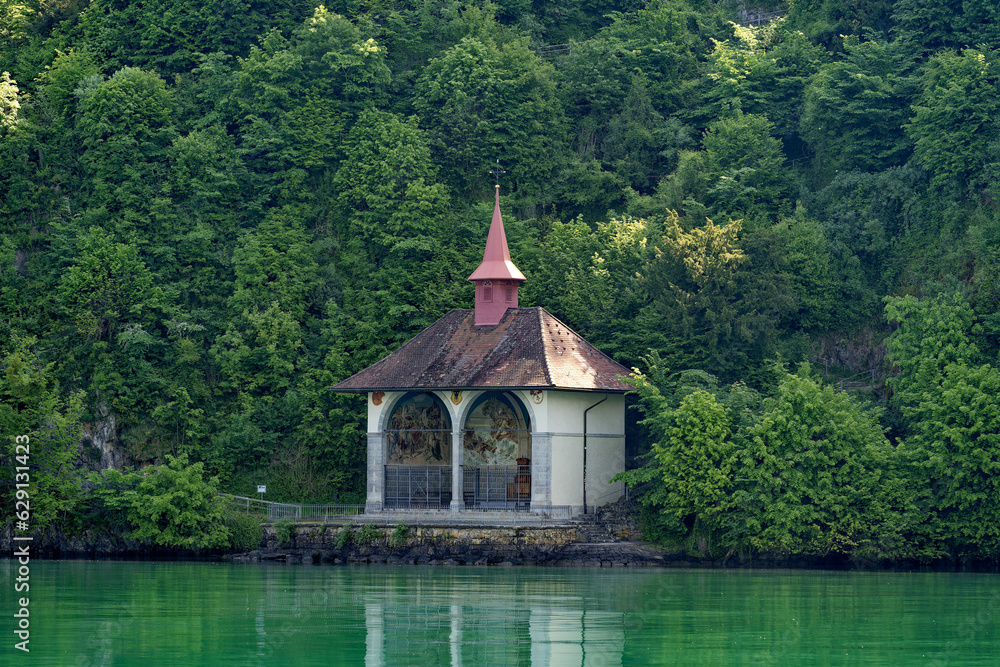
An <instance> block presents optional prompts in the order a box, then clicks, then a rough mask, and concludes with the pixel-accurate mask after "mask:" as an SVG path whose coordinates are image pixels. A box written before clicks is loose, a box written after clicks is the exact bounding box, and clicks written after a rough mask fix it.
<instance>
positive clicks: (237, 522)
mask: <svg viewBox="0 0 1000 667" xmlns="http://www.w3.org/2000/svg"><path fill="white" fill-rule="evenodd" d="M223 523H224V524H225V526H226V528H228V529H229V548H230V549H231V550H232V551H252V550H253V549H256V548H257V547H259V546H260V540H261V537H263V535H264V529H263V528H262V527H261V525H260V519H259V518H257V517H255V516H253V515H252V514H243V513H241V512H227V513H226V515H225V517H224V518H223Z"/></svg>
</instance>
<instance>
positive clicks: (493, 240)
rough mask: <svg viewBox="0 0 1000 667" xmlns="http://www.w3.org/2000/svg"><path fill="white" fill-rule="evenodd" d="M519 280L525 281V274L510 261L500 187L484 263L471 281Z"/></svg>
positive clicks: (498, 187)
mask: <svg viewBox="0 0 1000 667" xmlns="http://www.w3.org/2000/svg"><path fill="white" fill-rule="evenodd" d="M485 279H491V280H518V281H522V282H523V281H524V280H526V278H525V277H524V274H523V273H521V271H520V270H518V268H517V267H516V266H514V262H512V261H511V259H510V250H509V249H508V248H507V234H506V232H504V229H503V218H502V217H500V186H499V185H498V186H497V188H496V204H495V205H494V206H493V221H492V222H491V223H490V233H489V235H488V236H487V237H486V251H485V252H483V261H482V263H481V264H480V265H479V268H477V269H476V270H475V271H473V272H472V275H471V276H469V280H485Z"/></svg>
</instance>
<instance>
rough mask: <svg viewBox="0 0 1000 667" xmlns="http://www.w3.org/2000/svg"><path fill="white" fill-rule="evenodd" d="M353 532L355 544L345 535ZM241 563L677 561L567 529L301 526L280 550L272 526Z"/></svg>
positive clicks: (581, 563) (613, 563)
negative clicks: (591, 541) (589, 539)
mask: <svg viewBox="0 0 1000 667" xmlns="http://www.w3.org/2000/svg"><path fill="white" fill-rule="evenodd" d="M347 531H350V533H349V537H347V536H346V532H347ZM233 559H234V560H237V561H250V562H259V561H283V562H286V563H306V564H309V563H396V564H431V565H434V564H440V565H579V566H593V567H626V566H632V567H637V566H643V567H648V566H658V565H666V564H670V563H672V562H675V561H677V563H676V564H689V563H686V562H681V558H680V557H679V556H674V555H670V554H664V553H663V552H662V551H659V550H657V549H651V548H649V547H645V546H642V545H639V544H635V543H627V542H625V543H602V544H589V543H586V542H582V536H581V532H580V530H579V529H578V527H577V526H575V525H568V526H518V527H493V526H490V527H469V526H414V527H405V526H399V527H393V526H361V527H357V526H354V527H352V526H341V525H328V524H319V523H317V524H298V525H296V526H295V527H294V532H293V534H292V535H291V537H290V539H288V540H287V541H285V542H283V543H279V540H278V533H277V531H276V530H275V528H274V526H265V528H264V538H263V540H262V545H261V548H260V549H258V550H255V551H252V552H250V553H247V554H240V555H237V556H233Z"/></svg>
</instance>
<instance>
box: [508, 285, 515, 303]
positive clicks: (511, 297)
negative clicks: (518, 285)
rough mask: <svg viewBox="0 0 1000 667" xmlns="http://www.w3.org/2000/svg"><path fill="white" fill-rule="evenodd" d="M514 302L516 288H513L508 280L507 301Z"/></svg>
mask: <svg viewBox="0 0 1000 667" xmlns="http://www.w3.org/2000/svg"><path fill="white" fill-rule="evenodd" d="M513 300H514V288H513V287H511V284H510V281H509V280H508V281H507V301H508V302H510V301H513Z"/></svg>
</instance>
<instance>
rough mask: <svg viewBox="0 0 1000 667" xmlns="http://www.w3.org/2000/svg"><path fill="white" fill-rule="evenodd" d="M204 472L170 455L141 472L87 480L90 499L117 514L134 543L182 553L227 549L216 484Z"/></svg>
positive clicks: (222, 503)
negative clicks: (206, 477) (146, 543)
mask: <svg viewBox="0 0 1000 667" xmlns="http://www.w3.org/2000/svg"><path fill="white" fill-rule="evenodd" d="M204 467H205V464H204V463H202V462H200V461H199V462H198V463H192V464H188V461H187V457H186V456H182V457H179V458H174V457H173V456H170V455H169V454H168V455H167V463H165V464H163V465H160V466H150V467H148V468H145V469H144V470H141V471H129V472H125V473H122V472H121V471H119V470H115V469H114V468H110V469H108V470H105V471H103V472H102V473H94V474H92V475H91V481H92V483H93V484H94V489H93V491H92V494H91V495H92V496H93V498H94V500H95V501H96V502H97V503H99V504H101V505H103V506H104V508H107V509H108V510H110V511H111V512H120V513H121V515H122V516H123V517H124V520H125V522H126V523H127V524H128V526H129V528H130V529H131V532H130V533H129V537H131V538H132V539H135V540H140V541H148V542H151V543H153V544H158V545H161V546H165V547H174V548H181V549H201V548H213V547H225V546H230V532H229V529H228V528H227V527H226V525H225V523H226V522H225V516H224V515H225V501H224V500H223V499H222V497H220V496H219V494H218V481H219V480H218V479H217V478H215V477H212V478H210V479H207V480H206V479H205V478H204V474H203V471H204Z"/></svg>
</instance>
